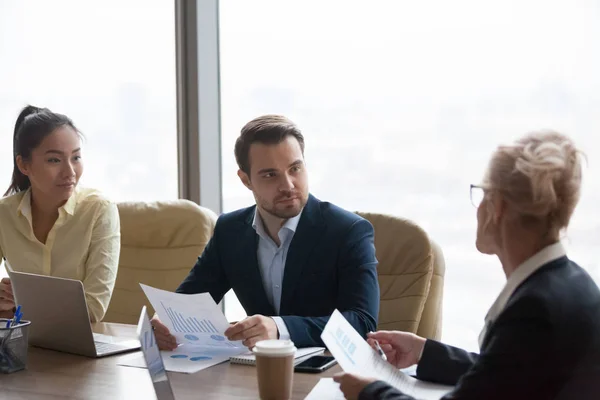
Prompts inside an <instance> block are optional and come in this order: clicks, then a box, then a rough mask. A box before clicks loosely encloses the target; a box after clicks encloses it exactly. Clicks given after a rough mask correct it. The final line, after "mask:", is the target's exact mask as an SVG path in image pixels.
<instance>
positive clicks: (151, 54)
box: [0, 0, 178, 274]
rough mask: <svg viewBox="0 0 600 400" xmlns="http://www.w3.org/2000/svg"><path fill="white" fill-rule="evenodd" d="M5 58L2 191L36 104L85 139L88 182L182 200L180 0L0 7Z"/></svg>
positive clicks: (133, 194)
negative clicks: (28, 110) (24, 118)
mask: <svg viewBox="0 0 600 400" xmlns="http://www.w3.org/2000/svg"><path fill="white" fill-rule="evenodd" d="M0 60H1V62H0V164H1V166H0V191H1V192H2V193H4V191H5V190H6V188H7V187H8V185H9V180H10V176H11V174H12V136H13V127H14V123H15V120H16V118H17V115H18V113H19V111H20V109H21V108H22V107H23V106H24V105H26V104H33V105H36V106H43V107H48V108H50V109H51V110H53V111H56V112H60V113H63V114H66V115H68V116H69V117H71V118H72V119H73V121H74V122H75V124H76V125H77V127H78V128H79V129H80V130H81V131H82V132H83V134H84V135H85V137H86V140H85V143H84V147H83V159H84V163H85V172H84V174H83V177H82V180H81V183H82V185H85V186H88V187H94V188H97V189H99V190H101V191H102V192H104V193H105V194H106V195H108V196H109V197H110V198H112V199H113V200H115V201H125V200H158V199H175V198H177V196H178V192H177V124H176V95H175V83H176V79H175V28H174V3H173V1H157V0H153V1H144V0H126V1H117V0H110V1H102V2H82V1H77V0H69V1H64V0H63V1H43V0H24V1H0ZM0 274H2V273H0Z"/></svg>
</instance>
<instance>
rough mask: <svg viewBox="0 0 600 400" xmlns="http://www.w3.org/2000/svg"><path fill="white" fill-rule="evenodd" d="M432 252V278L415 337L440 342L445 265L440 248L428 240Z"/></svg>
mask: <svg viewBox="0 0 600 400" xmlns="http://www.w3.org/2000/svg"><path fill="white" fill-rule="evenodd" d="M430 242H431V249H432V250H433V276H432V277H431V285H429V293H428V294H427V300H426V301H425V308H424V309H423V313H422V314H421V321H420V323H419V329H418V330H417V335H419V336H421V337H425V338H428V339H435V340H440V339H441V338H442V306H443V304H442V303H443V299H444V275H445V274H446V263H445V261H444V253H442V248H441V247H440V246H439V245H438V244H437V243H435V242H434V241H433V240H431V239H430Z"/></svg>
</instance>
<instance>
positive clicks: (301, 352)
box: [229, 347, 325, 365]
mask: <svg viewBox="0 0 600 400" xmlns="http://www.w3.org/2000/svg"><path fill="white" fill-rule="evenodd" d="M324 351H325V347H305V348H303V349H298V351H296V356H295V357H294V365H297V364H299V363H301V362H302V361H304V360H306V359H307V358H309V357H311V356H316V355H318V354H323V352H324ZM229 361H231V363H232V364H245V365H256V358H255V357H254V354H252V352H247V353H244V354H240V355H237V356H233V357H229Z"/></svg>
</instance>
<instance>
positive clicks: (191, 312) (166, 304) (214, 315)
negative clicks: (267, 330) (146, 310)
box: [140, 284, 245, 355]
mask: <svg viewBox="0 0 600 400" xmlns="http://www.w3.org/2000/svg"><path fill="white" fill-rule="evenodd" d="M140 286H141V287H142V289H143V290H144V293H145V294H146V297H148V300H149V301H150V304H152V307H154V310H156V313H157V314H158V317H159V318H160V320H161V322H162V323H163V324H164V325H165V326H166V327H167V328H169V330H170V331H171V333H172V334H173V336H175V338H176V339H177V343H179V344H184V345H191V346H200V347H207V348H222V349H231V348H239V349H240V350H243V351H245V347H244V346H243V345H242V343H241V341H236V342H232V341H229V340H227V338H226V337H225V335H224V332H225V330H226V329H227V328H229V323H228V322H227V319H226V318H225V315H223V313H222V312H221V310H220V309H219V307H218V306H217V304H216V303H215V301H214V300H213V298H212V297H211V295H210V294H208V293H198V294H180V293H173V292H167V291H166V290H161V289H156V288H153V287H150V286H147V285H143V284H140ZM229 353H231V352H229ZM230 355H231V354H230Z"/></svg>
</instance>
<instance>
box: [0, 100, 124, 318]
mask: <svg viewBox="0 0 600 400" xmlns="http://www.w3.org/2000/svg"><path fill="white" fill-rule="evenodd" d="M13 149H14V158H13V164H14V170H13V176H12V181H11V184H10V187H9V188H8V190H7V192H6V193H5V196H6V197H4V198H2V199H0V261H1V260H2V258H4V259H5V260H6V261H8V263H9V264H10V265H11V267H12V268H13V269H14V270H15V271H21V272H29V273H34V274H39V275H50V276H57V277H61V278H71V279H77V280H80V281H82V282H83V287H84V289H85V297H86V301H87V305H88V312H89V316H90V321H92V322H95V321H100V320H102V318H103V317H104V314H105V313H106V309H107V308H108V303H109V302H110V297H111V294H112V291H113V287H114V284H115V278H116V275H117V266H118V263H119V252H120V248H121V233H120V223H119V213H118V211H117V206H116V204H115V203H113V202H111V201H109V200H107V199H105V198H104V197H103V196H102V195H101V194H100V193H98V192H97V191H95V190H92V189H83V188H78V183H79V178H80V177H81V174H82V173H83V162H82V158H81V135H80V133H79V131H78V130H77V128H76V127H75V125H74V124H73V121H71V119H69V118H68V117H67V116H65V115H62V114H57V113H54V112H52V111H50V110H48V109H46V108H37V107H33V106H27V107H25V108H24V109H23V110H22V111H21V114H20V115H19V117H18V118H17V122H16V124H15V131H14V139H13ZM48 300H49V303H48V306H49V307H52V304H51V300H52V299H48ZM14 307H15V303H14V298H13V293H12V286H11V284H10V280H9V279H8V278H4V279H2V281H0V317H4V318H11V317H12V315H13V310H14ZM24 313H25V315H27V314H26V313H27V310H24Z"/></svg>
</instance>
